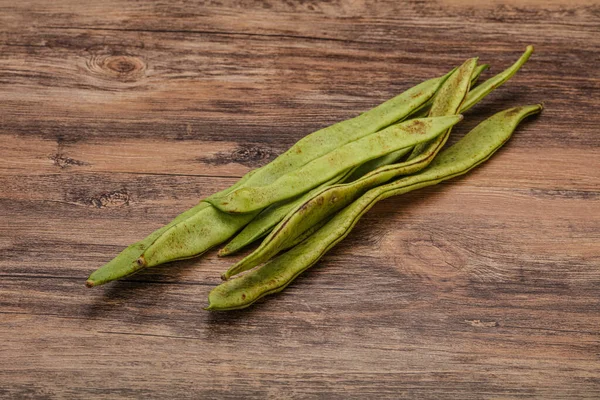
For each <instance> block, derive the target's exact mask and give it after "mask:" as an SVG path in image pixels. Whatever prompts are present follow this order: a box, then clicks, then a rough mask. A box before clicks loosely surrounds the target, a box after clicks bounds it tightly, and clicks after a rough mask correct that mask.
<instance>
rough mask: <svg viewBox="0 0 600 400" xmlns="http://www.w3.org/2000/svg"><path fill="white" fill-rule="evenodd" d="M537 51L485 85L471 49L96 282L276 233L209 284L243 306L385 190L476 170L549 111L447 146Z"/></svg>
mask: <svg viewBox="0 0 600 400" xmlns="http://www.w3.org/2000/svg"><path fill="white" fill-rule="evenodd" d="M532 52H533V47H532V46H528V47H527V48H526V51H525V53H524V54H523V55H522V56H521V57H520V58H519V59H518V60H517V61H516V62H515V63H514V64H513V65H511V66H510V67H509V68H507V69H506V70H504V71H502V72H501V73H499V74H497V75H495V76H494V77H492V78H490V79H488V80H486V81H484V82H483V83H481V84H479V85H476V83H477V81H478V78H479V76H480V74H481V73H482V72H483V71H484V70H485V69H487V68H488V65H487V64H482V65H478V59H477V58H472V59H469V60H466V61H465V62H464V63H463V64H462V65H461V66H459V67H457V68H454V69H452V70H451V71H450V72H448V73H447V74H446V75H443V76H441V77H439V78H434V79H430V80H427V81H424V82H423V83H421V84H419V85H417V86H415V87H413V88H411V89H408V90H407V91H405V92H404V93H401V94H400V95H398V96H396V97H394V98H393V99H391V100H388V101H386V102H384V103H382V104H381V105H379V106H377V107H375V108H373V109H371V110H369V111H366V112H365V113H363V114H361V115H359V116H357V117H355V118H352V119H349V120H347V121H342V122H340V123H337V124H334V125H332V126H330V127H327V128H324V129H321V130H319V131H316V132H314V133H312V134H310V135H307V136H306V137H304V138H303V139H301V140H300V141H298V142H297V143H296V144H295V145H294V146H292V147H291V148H290V149H289V150H288V151H286V152H285V153H283V154H282V155H280V156H279V157H277V158H276V159H275V160H273V161H272V162H271V163H269V164H267V165H265V166H263V167H261V168H258V169H256V170H254V171H251V172H249V173H248V174H246V175H245V176H244V177H242V178H241V179H240V180H239V181H238V182H237V183H235V184H234V185H233V186H231V187H230V188H228V189H225V190H223V191H221V192H219V193H216V194H213V195H212V196H209V197H208V198H206V199H204V200H202V201H201V202H200V203H198V205H196V206H195V207H193V208H191V209H190V210H188V211H186V212H184V213H182V214H180V215H179V216H177V217H176V218H175V219H174V220H173V221H171V222H170V223H169V224H167V225H166V226H164V227H162V228H160V229H158V230H156V231H155V232H153V233H151V234H150V235H149V236H147V237H146V238H145V239H143V240H141V241H140V242H137V243H134V244H132V245H131V246H129V247H127V248H126V249H125V250H123V251H122V252H121V253H120V254H119V255H118V256H117V257H115V258H114V259H113V260H111V261H110V262H108V263H107V264H105V265H104V266H102V267H100V268H99V269H98V270H96V271H94V272H93V273H92V274H91V275H90V277H89V278H88V280H87V281H86V286H88V287H93V286H98V285H102V284H104V283H107V282H110V281H113V280H116V279H120V278H123V277H126V276H129V275H131V274H134V273H136V272H138V271H140V270H143V269H145V268H149V267H154V266H157V265H161V264H164V263H167V262H170V261H174V260H180V259H185V258H191V257H196V256H198V255H200V254H202V253H204V252H205V251H207V250H208V249H210V248H212V247H214V246H216V245H218V244H220V243H223V242H225V241H227V240H228V239H230V238H232V237H234V236H235V237H234V238H233V240H231V241H230V242H229V244H227V245H226V246H225V247H224V248H223V249H221V251H220V252H219V255H220V256H226V255H230V254H233V253H235V252H237V251H239V250H240V249H242V248H244V247H245V246H247V245H249V244H251V243H253V242H254V241H256V240H258V239H260V238H261V237H264V236H265V235H266V237H265V238H264V240H263V241H262V243H261V244H260V245H259V246H258V247H257V248H256V249H255V250H254V251H253V252H252V253H250V254H249V255H247V256H246V257H244V258H243V259H242V260H240V261H239V262H237V263H236V264H234V265H233V266H231V267H230V268H229V269H228V270H227V271H225V272H224V273H223V275H222V279H224V280H226V282H223V283H222V284H220V285H219V286H217V287H216V288H214V289H213V290H212V291H211V292H210V294H209V306H208V307H207V309H208V310H232V309H239V308H244V307H247V306H249V305H251V304H252V303H254V302H255V301H257V300H258V299H260V298H262V297H264V296H266V295H268V294H271V293H275V292H279V291H281V290H283V289H284V288H285V287H286V286H287V285H289V284H290V283H291V282H292V281H293V280H294V279H295V278H296V277H297V276H298V275H299V274H301V273H302V272H303V271H305V270H306V269H308V268H310V267H311V266H312V265H314V264H315V263H316V262H317V261H318V260H319V259H320V258H321V257H322V256H323V255H324V254H325V253H326V252H327V251H328V250H329V249H330V248H332V247H333V246H335V244H337V243H338V242H339V241H341V240H342V239H343V238H344V237H346V235H348V233H349V232H350V231H351V230H352V228H353V227H354V225H355V224H356V223H357V221H358V220H359V219H360V217H361V216H362V215H363V214H364V213H365V212H367V211H368V210H369V209H370V208H371V207H372V206H373V205H374V204H375V203H376V202H377V201H379V200H382V199H385V198H388V197H391V196H395V195H398V194H402V193H406V192H409V191H412V190H415V189H419V188H422V187H426V186H430V185H434V184H437V183H439V182H441V181H444V180H446V179H450V178H453V177H455V176H458V175H462V174H464V173H466V172H468V171H469V170H470V169H472V168H474V167H476V166H477V165H479V164H480V163H482V162H484V161H485V160H487V159H488V158H490V157H491V155H492V154H494V152H496V151H497V150H498V149H499V148H500V147H501V146H502V145H503V144H504V143H505V142H506V141H507V140H508V139H509V138H510V136H511V135H512V133H513V132H514V130H515V129H516V128H517V126H518V124H519V123H520V122H521V121H522V120H523V119H524V118H525V117H527V116H529V115H532V114H536V113H539V112H540V111H541V110H542V106H541V105H539V104H536V105H529V106H522V107H514V108H511V109H509V110H505V111H502V112H499V113H497V114H495V115H493V116H492V117H490V118H488V119H487V120H485V121H483V122H481V123H480V124H479V125H478V126H477V127H476V128H475V129H473V130H472V131H471V132H469V133H468V134H467V135H465V136H464V137H463V138H462V139H461V140H459V141H458V142H457V143H456V144H455V145H453V146H451V147H449V148H448V149H446V150H443V151H441V150H442V148H443V147H444V145H445V143H446V141H447V140H448V137H449V135H450V133H451V130H452V127H453V126H454V125H456V124H457V123H459V122H460V121H461V120H462V119H463V115H462V113H464V112H466V111H467V110H468V109H470V108H471V107H473V106H474V105H475V104H477V103H478V102H479V101H481V100H482V99H483V98H484V97H485V96H487V95H488V94H489V93H491V92H492V91H493V90H494V89H496V88H497V87H499V86H500V85H502V84H504V83H505V82H506V81H508V80H509V79H510V78H511V77H512V76H513V75H514V74H515V73H516V72H517V71H518V70H519V69H520V68H521V67H522V66H523V64H525V62H526V61H527V60H528V59H529V57H530V56H531V54H532ZM440 151H441V152H440ZM236 233H238V234H237V235H236ZM280 253H281V254H280ZM248 270H250V271H249V272H246V273H245V274H243V275H241V276H240V277H236V278H234V279H230V278H231V277H233V276H235V275H237V274H240V273H242V272H244V271H248Z"/></svg>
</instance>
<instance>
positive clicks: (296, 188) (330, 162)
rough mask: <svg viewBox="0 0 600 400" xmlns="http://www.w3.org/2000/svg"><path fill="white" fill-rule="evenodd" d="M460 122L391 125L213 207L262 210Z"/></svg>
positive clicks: (456, 119)
mask: <svg viewBox="0 0 600 400" xmlns="http://www.w3.org/2000/svg"><path fill="white" fill-rule="evenodd" d="M469 76H470V75H469ZM440 90H441V89H440ZM461 119H462V117H456V116H450V117H434V118H420V119H412V120H410V121H406V122H402V123H400V124H395V125H392V126H390V127H388V128H385V129H382V130H380V131H378V132H375V133H372V134H370V135H368V136H365V137H362V138H360V139H358V140H355V141H353V142H350V143H348V144H346V145H344V146H341V147H339V148H337V149H335V150H333V151H331V152H329V153H327V154H326V155H324V156H322V157H319V158H316V159H314V160H312V161H310V162H309V163H307V164H306V165H304V166H302V167H300V168H298V169H297V170H295V171H293V172H290V173H288V174H286V175H284V176H282V177H280V178H279V179H277V180H276V181H275V182H273V183H271V184H269V185H266V186H261V187H247V186H246V187H241V188H238V189H236V190H234V191H233V192H231V193H229V194H227V195H225V196H223V198H222V199H221V200H220V201H219V202H216V203H215V202H212V204H213V205H215V206H216V207H217V208H219V209H220V210H223V211H225V212H228V213H248V212H253V211H256V210H261V209H263V208H265V207H267V206H269V205H271V204H274V203H276V202H278V201H282V200H285V199H289V198H291V197H294V196H297V195H299V194H301V193H304V192H307V191H309V190H310V189H312V188H314V187H316V186H318V185H320V184H321V183H323V182H326V181H327V180H329V179H332V178H333V177H334V176H336V175H338V174H340V173H341V172H342V171H345V170H348V169H350V168H352V167H355V166H358V165H360V164H362V163H364V162H366V161H369V160H372V159H374V158H377V157H380V156H382V155H384V154H388V153H390V152H392V151H396V150H398V149H402V148H406V147H413V146H415V145H417V144H420V143H425V142H428V141H430V140H432V139H433V138H435V137H437V136H439V135H440V134H441V133H442V132H444V131H446V130H447V129H448V128H450V127H451V126H453V125H455V124H456V123H458V122H459V121H460V120H461Z"/></svg>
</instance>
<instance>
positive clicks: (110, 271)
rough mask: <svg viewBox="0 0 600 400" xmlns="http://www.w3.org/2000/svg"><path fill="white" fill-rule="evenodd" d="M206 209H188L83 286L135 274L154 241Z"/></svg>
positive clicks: (91, 277) (201, 206)
mask: <svg viewBox="0 0 600 400" xmlns="http://www.w3.org/2000/svg"><path fill="white" fill-rule="evenodd" d="M255 171H258V170H255ZM250 176H252V174H250V175H246V176H245V177H243V178H241V179H240V180H239V181H237V182H236V183H235V184H233V185H232V186H230V187H229V188H227V189H225V190H224V191H223V192H228V191H231V190H234V189H235V188H236V187H238V186H240V185H241V184H243V183H244V181H245V180H247V179H249V178H250ZM208 208H212V206H211V205H210V204H208V203H205V202H200V203H198V204H197V205H195V206H194V207H192V208H190V209H189V210H187V211H184V212H183V213H181V214H179V215H178V216H177V217H175V218H174V219H173V220H172V221H171V222H169V223H168V224H167V225H165V226H163V227H161V228H159V229H157V230H155V231H154V232H152V233H151V234H150V235H148V236H146V237H145V238H144V239H142V240H140V241H139V242H136V243H134V244H132V245H129V246H128V247H127V248H125V250H123V251H122V252H121V253H119V254H118V255H117V256H116V257H115V258H113V259H112V260H110V261H109V262H108V263H106V264H104V265H103V266H102V267H100V268H98V269H97V270H96V271H94V272H93V273H92V274H91V275H90V276H89V278H88V279H87V281H86V282H85V285H86V286H87V287H94V286H99V285H103V284H105V283H108V282H111V281H114V280H117V279H121V278H124V277H126V276H129V275H132V274H135V273H136V272H138V271H139V270H140V269H142V268H144V266H143V265H140V264H139V263H138V262H137V260H138V258H139V257H140V256H141V255H142V254H143V253H144V251H145V250H146V249H147V248H148V247H149V246H150V245H151V244H152V243H154V242H155V241H156V239H158V238H159V237H160V236H161V235H162V234H163V233H164V232H165V231H167V230H168V229H170V228H171V227H173V226H174V225H176V224H178V223H180V222H182V221H185V220H187V219H188V218H191V217H193V216H194V215H196V214H197V213H199V212H202V211H203V210H206V209H208Z"/></svg>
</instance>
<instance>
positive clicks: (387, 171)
mask: <svg viewBox="0 0 600 400" xmlns="http://www.w3.org/2000/svg"><path fill="white" fill-rule="evenodd" d="M476 65H477V59H474V58H473V59H470V60H467V61H465V63H463V65H462V66H461V67H460V68H458V69H457V70H456V71H455V72H454V73H453V74H452V75H451V76H450V78H448V80H446V82H445V83H444V85H443V86H442V87H441V88H440V91H439V94H438V95H436V97H435V101H434V103H433V105H432V108H431V111H430V114H432V116H434V115H438V116H441V115H453V114H456V112H457V111H458V109H459V108H460V105H461V103H462V102H463V101H464V98H465V96H466V94H467V93H468V91H469V85H470V79H471V78H470V77H471V75H472V73H473V70H474V68H475V66H476ZM449 134H450V129H447V130H445V131H444V132H443V133H442V134H441V135H439V136H437V138H436V139H434V141H435V146H430V147H429V148H428V150H427V152H426V153H423V157H420V158H418V159H415V160H412V161H407V162H404V163H398V164H393V165H389V166H385V167H380V168H379V169H377V170H375V171H373V172H371V173H369V174H367V175H366V176H365V177H363V178H361V179H359V180H356V181H354V182H351V183H348V184H341V185H334V186H330V187H328V188H326V189H324V190H321V191H320V192H318V193H317V194H315V195H314V196H312V197H311V198H310V199H309V200H307V201H305V202H304V203H303V204H301V205H299V206H298V207H296V208H295V209H294V210H293V211H291V212H290V213H289V214H288V215H287V216H286V217H285V218H284V219H283V220H282V221H281V222H280V223H279V225H277V226H276V227H275V228H274V229H273V231H272V232H271V233H270V234H269V236H267V237H266V238H265V240H264V241H263V242H262V243H261V244H260V246H259V247H258V248H257V249H256V250H255V251H253V252H252V253H250V254H249V255H248V256H246V257H245V258H243V259H242V260H241V261H239V262H238V263H236V264H234V265H233V266H232V267H230V268H229V269H228V270H227V271H226V272H225V273H223V275H222V276H221V277H222V278H223V279H224V280H226V279H229V277H231V276H233V275H236V274H238V273H240V272H243V271H247V270H249V269H251V268H254V267H255V266H257V265H259V264H261V263H263V262H265V261H267V260H269V259H270V258H271V257H273V256H275V255H276V254H277V253H279V252H280V251H281V250H283V249H284V248H285V247H286V246H287V243H289V242H290V241H293V240H294V239H295V238H296V237H297V236H299V235H301V234H302V233H303V232H304V231H306V230H307V229H309V228H310V227H311V226H313V225H314V224H316V223H317V222H318V221H320V220H322V219H323V218H326V217H327V216H329V215H332V214H333V213H335V212H337V211H338V210H340V209H342V208H343V207H345V206H347V205H348V204H350V203H351V202H352V201H354V200H355V199H356V198H357V197H358V196H360V195H361V194H362V193H364V192H365V191H366V190H368V189H370V188H372V187H375V186H378V185H381V184H382V183H384V182H387V181H388V180H390V179H393V178H395V177H397V176H399V175H407V174H411V173H415V172H417V171H419V170H421V169H423V168H424V167H426V166H427V165H428V164H429V163H430V162H431V160H432V159H433V158H434V157H435V155H436V154H437V152H438V151H439V150H440V149H441V147H442V146H443V145H444V143H445V142H446V138H447V137H448V135H449Z"/></svg>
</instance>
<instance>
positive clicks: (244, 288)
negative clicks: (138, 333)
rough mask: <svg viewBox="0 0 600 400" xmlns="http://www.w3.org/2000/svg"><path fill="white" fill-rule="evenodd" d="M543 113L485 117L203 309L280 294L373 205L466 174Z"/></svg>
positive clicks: (526, 109) (222, 289) (524, 110)
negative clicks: (425, 163) (523, 123)
mask: <svg viewBox="0 0 600 400" xmlns="http://www.w3.org/2000/svg"><path fill="white" fill-rule="evenodd" d="M541 110H542V106H541V105H532V106H523V107H515V108H511V109H509V110H505V111H502V112H500V113H498V114H496V115H494V116H492V117H490V118H488V119H487V120H485V121H483V122H482V123H480V124H479V125H478V126H477V127H475V129H473V130H472V131H471V132H470V133H468V134H467V135H466V136H465V137H464V138H462V139H461V140H460V141H458V142H457V143H456V144H455V145H453V146H451V147H450V148H448V149H447V150H445V151H443V152H442V153H440V155H439V156H438V157H437V158H436V159H435V160H434V161H433V162H432V163H431V164H430V165H429V166H428V167H427V168H426V169H424V170H423V171H421V173H419V174H416V175H412V176H408V177H405V178H402V179H400V180H398V181H394V182H392V183H389V184H387V185H383V186H379V187H376V188H374V189H371V190H369V191H368V192H366V193H365V194H364V195H363V196H362V197H360V198H359V199H358V200H357V201H355V202H354V203H352V204H351V205H349V206H348V207H346V208H345V209H344V210H342V211H341V212H340V213H338V214H337V215H336V216H334V217H333V218H332V219H331V220H330V221H329V222H327V223H326V224H325V225H324V226H323V227H322V228H321V229H319V230H318V231H317V232H316V233H315V234H313V235H312V236H310V237H309V238H307V239H306V240H305V241H303V242H302V243H300V244H299V245H297V246H296V247H294V248H293V249H291V250H290V251H288V252H287V253H284V254H282V255H280V256H278V257H276V258H275V259H273V260H271V261H269V262H268V263H267V264H265V265H263V266H261V267H259V268H257V269H255V270H252V271H250V272H248V273H247V274H244V275H242V276H241V277H239V278H236V279H231V280H229V281H226V282H224V283H222V284H220V285H219V286H217V287H216V288H214V289H213V290H212V291H211V292H210V294H209V296H208V301H209V305H208V307H207V308H206V309H207V310H233V309H240V308H245V307H248V306H249V305H251V304H252V303H254V302H256V301H257V300H258V299H260V298H262V297H264V296H267V295H269V294H273V293H277V292H279V291H281V290H283V289H284V288H285V287H286V286H287V285H289V284H290V283H291V282H292V281H293V280H294V279H295V278H296V277H297V276H298V275H300V274H301V273H302V272H304V271H305V270H306V269H308V268H310V267H311V266H313V265H314V264H315V263H316V262H317V261H318V260H319V259H320V258H321V257H322V256H323V255H324V254H325V253H326V252H327V251H328V250H329V249H331V248H332V247H333V246H335V245H336V244H337V243H339V242H340V241H341V240H343V239H344V238H345V237H346V236H347V235H348V233H349V232H350V231H351V230H352V228H353V227H354V226H355V225H356V223H357V222H358V220H359V219H360V217H361V216H362V215H364V213H365V212H367V211H368V210H369V209H370V208H371V207H372V206H373V205H374V204H375V203H377V202H378V201H380V200H383V199H385V198H388V197H390V196H394V195H398V194H402V193H407V192H409V191H412V190H415V189H419V188H422V187H426V186H431V185H435V184H437V183H440V182H442V181H444V180H446V179H450V178H453V177H456V176H459V175H462V174H464V173H466V172H468V171H469V170H470V169H472V168H474V167H476V166H477V165H479V164H481V163H482V162H484V161H486V160H487V159H489V158H490V157H491V156H492V155H493V154H494V153H495V152H496V151H497V150H498V149H499V148H500V147H501V146H502V145H503V144H504V143H505V142H506V141H507V140H508V139H509V138H510V136H511V135H512V133H513V132H514V130H515V128H516V127H517V125H518V124H519V122H520V121H522V120H523V119H524V118H525V117H527V116H528V115H532V114H536V113H538V112H540V111H541Z"/></svg>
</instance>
